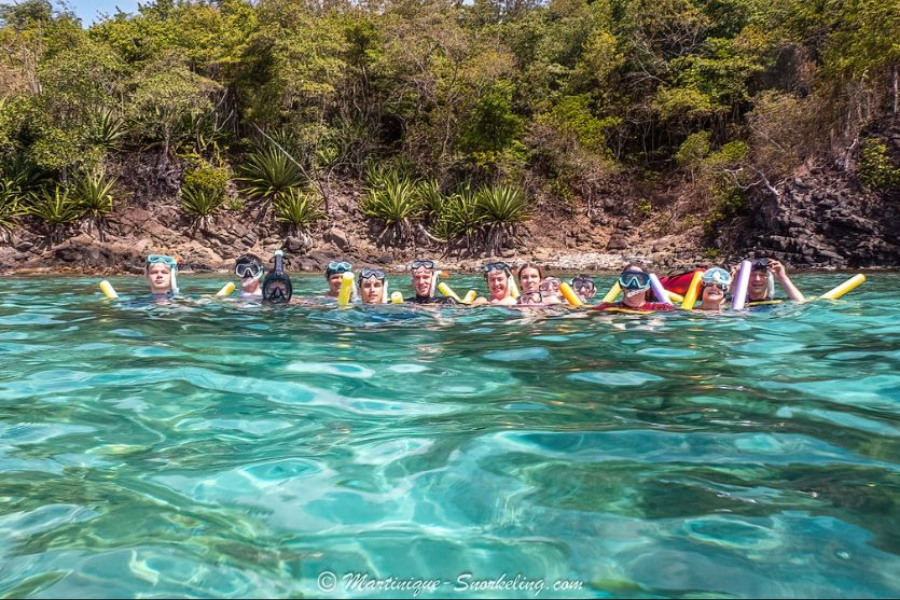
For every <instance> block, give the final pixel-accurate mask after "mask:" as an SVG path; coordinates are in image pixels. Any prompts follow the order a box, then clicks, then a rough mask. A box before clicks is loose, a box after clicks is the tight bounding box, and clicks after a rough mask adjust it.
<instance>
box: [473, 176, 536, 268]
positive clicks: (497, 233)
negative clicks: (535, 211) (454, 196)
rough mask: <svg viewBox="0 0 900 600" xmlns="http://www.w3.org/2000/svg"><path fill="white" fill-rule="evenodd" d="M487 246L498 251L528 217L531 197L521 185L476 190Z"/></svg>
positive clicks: (487, 248)
mask: <svg viewBox="0 0 900 600" xmlns="http://www.w3.org/2000/svg"><path fill="white" fill-rule="evenodd" d="M476 199H477V200H476V201H477V204H478V212H479V214H480V215H481V226H482V228H483V229H484V235H485V247H486V250H487V252H488V253H489V254H493V253H495V252H496V251H497V250H499V249H500V248H502V247H503V246H504V245H505V244H506V243H507V242H509V241H510V239H511V238H512V235H513V234H514V231H515V228H516V225H518V224H519V223H521V222H523V221H525V220H527V219H528V197H527V196H526V195H525V193H524V192H523V191H522V190H520V189H519V188H516V187H513V186H509V185H502V184H498V185H493V186H489V187H484V188H481V189H480V190H478V192H476Z"/></svg>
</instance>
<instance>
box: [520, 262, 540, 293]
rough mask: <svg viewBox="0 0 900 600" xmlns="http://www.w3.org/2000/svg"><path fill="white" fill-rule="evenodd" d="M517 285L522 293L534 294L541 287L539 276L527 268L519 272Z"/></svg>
mask: <svg viewBox="0 0 900 600" xmlns="http://www.w3.org/2000/svg"><path fill="white" fill-rule="evenodd" d="M519 285H520V286H521V287H522V291H523V292H536V291H538V287H539V286H540V285H541V274H540V272H539V271H538V270H537V269H535V268H533V267H528V268H525V269H522V270H521V271H519Z"/></svg>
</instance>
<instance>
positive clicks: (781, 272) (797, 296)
mask: <svg viewBox="0 0 900 600" xmlns="http://www.w3.org/2000/svg"><path fill="white" fill-rule="evenodd" d="M772 273H774V275H775V279H777V280H778V285H780V286H781V288H782V289H783V290H784V291H785V292H786V293H787V295H788V298H790V299H791V300H793V301H794V302H806V296H804V295H803V292H801V291H800V290H799V289H797V286H796V285H794V282H793V281H791V278H790V277H788V274H787V269H785V268H784V265H783V264H781V263H780V262H778V261H774V262H773V263H772Z"/></svg>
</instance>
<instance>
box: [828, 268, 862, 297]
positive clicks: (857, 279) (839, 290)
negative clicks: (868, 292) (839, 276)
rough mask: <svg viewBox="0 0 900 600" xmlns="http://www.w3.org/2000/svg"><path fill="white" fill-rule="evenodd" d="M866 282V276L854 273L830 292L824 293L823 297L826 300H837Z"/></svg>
mask: <svg viewBox="0 0 900 600" xmlns="http://www.w3.org/2000/svg"><path fill="white" fill-rule="evenodd" d="M865 282H866V276H865V275H863V274H862V273H860V274H859V275H854V276H853V277H851V278H850V279H848V280H847V281H845V282H844V283H842V284H841V285H839V286H837V287H836V288H834V289H833V290H831V291H830V292H827V293H825V294H822V298H824V299H825V300H837V299H838V298H840V297H841V296H843V295H844V294H848V293H850V292H852V291H853V290H855V289H856V288H858V287H859V286H861V285H862V284H864V283H865Z"/></svg>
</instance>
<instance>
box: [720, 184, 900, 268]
mask: <svg viewBox="0 0 900 600" xmlns="http://www.w3.org/2000/svg"><path fill="white" fill-rule="evenodd" d="M778 191H779V194H778V195H776V194H774V193H771V192H767V193H765V194H764V195H760V196H759V197H758V199H757V200H756V201H755V203H754V206H755V210H754V211H753V212H752V214H751V215H750V217H749V221H748V228H747V230H746V231H745V233H744V235H745V236H746V237H745V239H746V243H745V244H741V243H740V240H732V241H731V243H730V244H729V245H730V246H731V247H732V248H733V249H738V248H740V246H741V245H743V246H744V247H745V250H746V251H749V252H751V253H755V254H758V255H767V256H771V257H773V258H777V259H778V260H781V261H784V262H786V263H788V264H791V265H793V266H799V267H834V268H850V267H880V266H896V265H898V264H900V230H898V227H897V223H898V222H900V221H898V219H900V198H896V197H894V196H895V195H893V194H878V193H873V192H870V191H866V190H864V189H862V188H861V187H860V186H859V185H858V184H857V183H856V182H855V181H853V180H852V179H850V178H848V177H846V175H844V174H843V173H836V172H832V173H820V174H816V175H811V176H809V177H806V178H803V179H800V178H794V179H792V180H790V181H788V182H787V183H785V184H783V185H782V186H781V187H780V188H779V190H778Z"/></svg>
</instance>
